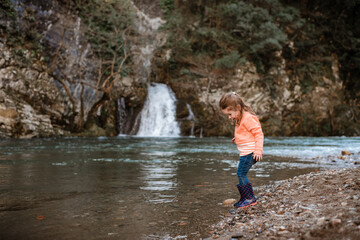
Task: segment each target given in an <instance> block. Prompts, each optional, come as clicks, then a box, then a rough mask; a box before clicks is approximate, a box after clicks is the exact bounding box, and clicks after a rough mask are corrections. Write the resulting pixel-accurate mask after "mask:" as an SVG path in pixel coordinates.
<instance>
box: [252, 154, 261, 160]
mask: <svg viewBox="0 0 360 240" xmlns="http://www.w3.org/2000/svg"><path fill="white" fill-rule="evenodd" d="M253 158H254V159H255V160H256V161H257V162H260V161H261V160H262V154H254V155H253Z"/></svg>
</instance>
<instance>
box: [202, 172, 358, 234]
mask: <svg viewBox="0 0 360 240" xmlns="http://www.w3.org/2000/svg"><path fill="white" fill-rule="evenodd" d="M254 190H255V195H256V197H257V198H258V204H257V205H256V206H253V207H248V208H246V209H244V210H241V209H231V210H230V211H229V213H228V214H227V215H226V216H225V217H223V220H221V222H219V223H217V224H216V225H214V226H212V233H213V236H212V237H211V238H209V239H226V240H230V239H232V238H241V239H259V240H260V239H360V203H359V197H360V168H359V167H354V168H347V169H339V170H327V171H321V172H314V173H309V174H306V175H301V176H297V177H294V178H291V179H287V180H283V181H279V182H277V183H276V184H274V185H269V186H262V187H261V188H255V189H254Z"/></svg>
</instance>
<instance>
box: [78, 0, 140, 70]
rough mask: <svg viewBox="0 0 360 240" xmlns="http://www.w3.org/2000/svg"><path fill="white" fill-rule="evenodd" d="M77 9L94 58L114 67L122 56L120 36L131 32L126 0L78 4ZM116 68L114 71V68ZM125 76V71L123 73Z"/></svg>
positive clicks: (122, 48) (129, 11) (129, 8)
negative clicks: (84, 26) (129, 30)
mask: <svg viewBox="0 0 360 240" xmlns="http://www.w3.org/2000/svg"><path fill="white" fill-rule="evenodd" d="M76 4H77V5H76V7H77V9H78V11H79V14H80V16H81V18H82V20H83V21H84V23H85V25H86V26H87V30H86V35H87V39H88V41H89V42H90V43H91V46H92V49H93V51H94V53H95V54H96V56H97V57H98V58H100V59H103V62H109V61H110V62H111V61H112V60H113V59H114V57H115V59H116V60H115V61H116V66H118V65H119V64H120V63H121V58H122V57H123V56H124V50H125V51H126V50H127V49H126V48H125V45H124V39H123V34H124V33H125V30H126V29H131V23H132V22H133V21H132V15H131V13H132V10H131V5H130V2H129V1H128V0H108V1H103V0H89V1H86V2H83V1H80V0H78V1H77V2H76ZM116 66H115V68H116ZM123 73H124V71H123Z"/></svg>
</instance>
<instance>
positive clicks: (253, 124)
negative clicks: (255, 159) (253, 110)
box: [244, 114, 264, 155]
mask: <svg viewBox="0 0 360 240" xmlns="http://www.w3.org/2000/svg"><path fill="white" fill-rule="evenodd" d="M244 120H245V121H244V126H245V128H246V129H247V130H248V131H249V132H251V134H252V135H253V136H254V138H255V152H254V153H255V154H259V155H262V153H263V144H264V134H263V131H262V129H261V124H260V121H259V119H258V118H257V117H256V116H254V115H252V114H249V115H248V117H247V118H246V119H244Z"/></svg>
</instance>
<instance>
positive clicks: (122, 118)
mask: <svg viewBox="0 0 360 240" xmlns="http://www.w3.org/2000/svg"><path fill="white" fill-rule="evenodd" d="M117 108H118V113H119V134H120V135H122V134H125V126H126V118H127V112H126V105H125V98H120V99H118V100H117Z"/></svg>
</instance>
